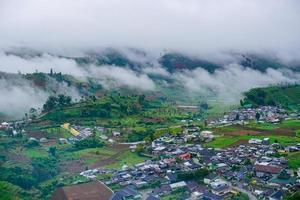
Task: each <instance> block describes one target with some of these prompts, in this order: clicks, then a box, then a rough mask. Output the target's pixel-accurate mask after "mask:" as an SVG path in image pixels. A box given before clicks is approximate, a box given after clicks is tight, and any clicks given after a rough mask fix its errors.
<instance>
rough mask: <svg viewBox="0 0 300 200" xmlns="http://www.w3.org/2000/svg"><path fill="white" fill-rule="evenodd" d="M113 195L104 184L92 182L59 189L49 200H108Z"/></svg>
mask: <svg viewBox="0 0 300 200" xmlns="http://www.w3.org/2000/svg"><path fill="white" fill-rule="evenodd" d="M112 195H113V191H112V190H111V189H110V188H109V187H107V186H106V185H105V184H103V183H101V182H99V181H94V182H89V183H82V184H78V185H71V186H65V187H60V188H58V189H56V190H55V191H54V193H53V194H52V197H51V198H50V199H51V200H70V199H76V200H86V199H89V200H99V199H101V200H109V199H110V197H111V196H112Z"/></svg>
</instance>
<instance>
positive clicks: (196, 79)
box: [175, 64, 300, 103]
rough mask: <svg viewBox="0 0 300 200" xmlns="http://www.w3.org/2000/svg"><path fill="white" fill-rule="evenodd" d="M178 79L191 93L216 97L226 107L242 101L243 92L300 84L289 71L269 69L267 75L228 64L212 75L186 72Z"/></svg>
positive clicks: (199, 71) (176, 77)
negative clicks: (279, 85) (257, 88)
mask: <svg viewBox="0 0 300 200" xmlns="http://www.w3.org/2000/svg"><path fill="white" fill-rule="evenodd" d="M175 79H176V80H178V81H179V82H181V83H183V85H184V86H185V87H186V88H187V90H188V91H190V92H191V93H198V94H201V95H202V96H209V95H211V94H215V95H216V98H217V99H219V100H222V101H223V102H225V103H226V102H227V103H236V102H237V101H238V100H239V99H241V98H242V96H243V92H246V91H248V90H249V89H251V88H254V87H264V86H268V85H271V84H280V83H296V82H298V83H299V82H300V81H299V80H300V73H292V72H291V71H290V70H287V69H284V70H275V69H271V68H268V69H267V70H266V72H265V73H262V72H260V71H258V70H253V69H250V68H245V67H243V66H240V65H238V64H229V65H227V66H224V69H219V70H216V71H215V72H214V73H213V74H211V73H209V72H207V71H206V70H204V69H203V68H196V69H195V70H192V71H188V70H186V71H184V72H181V73H176V74H175Z"/></svg>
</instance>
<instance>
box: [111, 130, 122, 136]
mask: <svg viewBox="0 0 300 200" xmlns="http://www.w3.org/2000/svg"><path fill="white" fill-rule="evenodd" d="M112 134H113V136H114V137H119V136H120V135H121V133H120V132H118V131H113V132H112Z"/></svg>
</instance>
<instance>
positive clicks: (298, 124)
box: [246, 120, 300, 131]
mask: <svg viewBox="0 0 300 200" xmlns="http://www.w3.org/2000/svg"><path fill="white" fill-rule="evenodd" d="M246 127H249V128H257V129H262V130H274V129H276V128H292V129H297V130H298V129H299V131H300V120H284V121H282V122H281V123H278V124H272V123H256V122H251V123H250V124H249V125H246Z"/></svg>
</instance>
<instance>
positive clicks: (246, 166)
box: [81, 130, 300, 200]
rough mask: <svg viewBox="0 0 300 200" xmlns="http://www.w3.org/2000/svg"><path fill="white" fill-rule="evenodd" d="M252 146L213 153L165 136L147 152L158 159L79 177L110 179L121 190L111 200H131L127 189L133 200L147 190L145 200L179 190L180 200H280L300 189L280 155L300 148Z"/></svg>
mask: <svg viewBox="0 0 300 200" xmlns="http://www.w3.org/2000/svg"><path fill="white" fill-rule="evenodd" d="M194 131H195V132H197V131H198V130H194ZM200 133H201V132H200ZM207 134H209V133H207ZM253 141H254V140H249V144H247V145H240V146H237V147H232V148H227V149H213V148H204V147H202V146H201V145H200V144H194V143H193V144H188V143H186V142H185V140H184V138H183V137H178V136H172V135H164V136H161V137H160V138H158V139H156V140H154V141H153V142H152V143H151V145H149V146H147V147H145V148H146V149H147V151H148V152H150V153H151V154H152V155H153V157H155V159H149V160H147V161H145V162H143V163H140V164H137V165H135V166H133V167H128V166H127V165H124V166H123V167H122V170H106V169H92V170H87V171H84V172H82V173H81V175H83V176H86V177H87V178H90V179H96V177H97V176H98V175H101V174H110V175H111V176H109V178H106V179H104V183H105V184H106V185H108V186H112V185H118V187H121V188H123V189H121V190H120V191H119V192H117V194H118V195H117V197H119V198H117V197H116V198H112V199H128V194H126V192H124V191H123V190H124V189H125V190H129V191H131V195H129V196H130V198H131V199H141V198H142V194H143V193H144V191H147V195H146V197H147V198H146V197H145V195H143V198H142V199H145V198H146V199H161V198H162V197H163V196H166V195H172V194H173V193H174V192H176V191H178V190H180V189H181V191H184V192H182V195H184V198H183V197H181V198H183V199H190V200H192V199H211V200H213V199H228V198H230V197H232V196H233V195H236V194H237V193H238V192H243V193H245V192H246V193H248V194H249V195H253V196H254V197H256V198H262V199H272V200H277V199H278V200H279V199H282V197H283V195H284V194H285V193H287V192H288V191H293V190H297V189H299V187H300V170H298V171H294V170H291V169H289V168H288V165H287V159H286V158H285V157H281V156H280V152H282V151H300V144H299V145H294V146H288V147H282V146H281V145H279V144H269V140H268V138H265V139H263V140H261V141H256V142H253ZM204 169H205V170H207V172H208V173H207V174H206V176H204V177H200V178H199V179H197V180H195V179H193V178H191V179H183V178H182V176H180V174H182V173H187V174H191V173H196V172H198V171H199V170H204ZM106 177H107V176H106ZM133 191H134V192H133ZM115 194H116V193H115ZM122 194H123V195H125V194H126V195H127V197H126V198H125V196H126V195H125V196H122ZM120 195H121V197H120ZM179 199H180V198H179Z"/></svg>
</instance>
